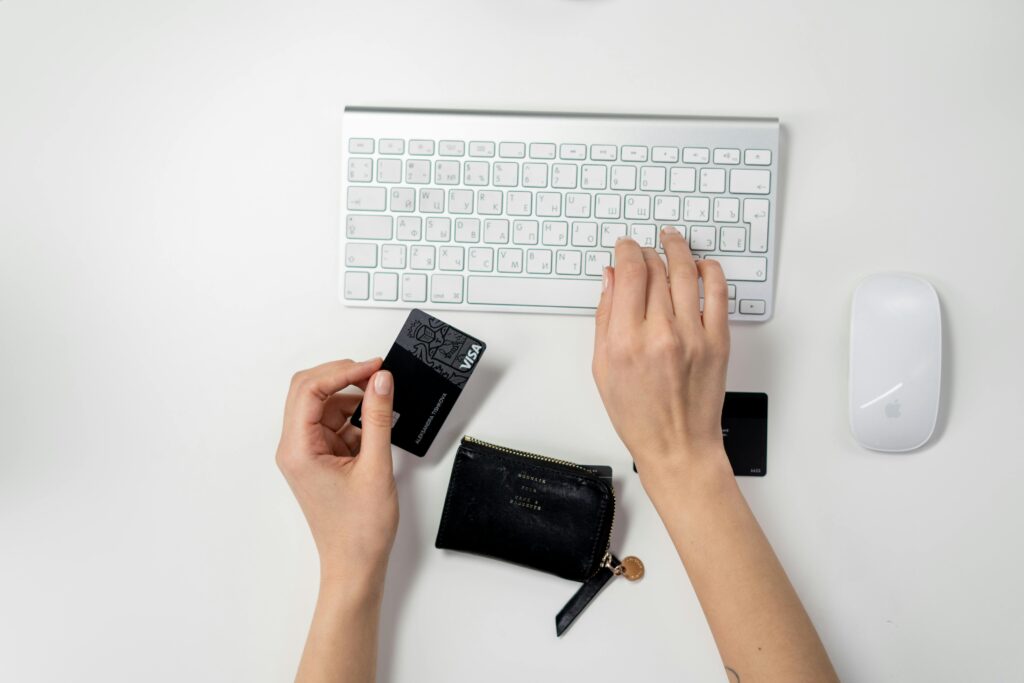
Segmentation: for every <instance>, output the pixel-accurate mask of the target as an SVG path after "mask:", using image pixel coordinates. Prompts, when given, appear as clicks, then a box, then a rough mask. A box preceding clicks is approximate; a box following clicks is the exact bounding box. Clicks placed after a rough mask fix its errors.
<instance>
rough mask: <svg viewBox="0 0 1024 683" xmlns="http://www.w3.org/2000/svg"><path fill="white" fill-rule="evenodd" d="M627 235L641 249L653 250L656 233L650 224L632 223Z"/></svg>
mask: <svg viewBox="0 0 1024 683" xmlns="http://www.w3.org/2000/svg"><path fill="white" fill-rule="evenodd" d="M629 234H630V237H632V238H633V239H634V240H635V241H636V243H637V244H639V245H640V246H641V247H650V248H651V249H653V248H654V241H655V237H656V235H657V232H656V230H655V228H654V226H653V225H651V224H650V223H634V224H633V226H632V227H631V228H630V231H629Z"/></svg>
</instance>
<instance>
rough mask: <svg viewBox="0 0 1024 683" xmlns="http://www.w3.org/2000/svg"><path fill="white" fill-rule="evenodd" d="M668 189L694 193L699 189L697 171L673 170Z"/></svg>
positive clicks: (686, 169) (688, 169)
mask: <svg viewBox="0 0 1024 683" xmlns="http://www.w3.org/2000/svg"><path fill="white" fill-rule="evenodd" d="M668 189H670V190H672V191H673V192H693V191H694V190H695V189H697V171H696V170H695V169H692V168H673V169H672V173H671V175H670V180H669V187H668Z"/></svg>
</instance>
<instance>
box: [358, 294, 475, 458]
mask: <svg viewBox="0 0 1024 683" xmlns="http://www.w3.org/2000/svg"><path fill="white" fill-rule="evenodd" d="M486 348H487V345H486V344H484V343H483V342H482V341H480V340H479V339H475V338H474V337H470V336H469V335H468V334H466V333H465V332H461V331H459V330H457V329H455V328H454V327H452V326H451V325H449V324H448V323H445V322H442V321H440V320H438V319H437V318H435V317H434V316H432V315H429V314H427V313H424V312H423V311H421V310H419V309H418V308H414V309H413V310H412V312H411V313H409V317H408V318H407V319H406V321H405V324H404V325H402V331H401V332H399V333H398V338H397V339H395V343H394V344H393V345H392V346H391V350H390V351H389V352H388V355H387V356H386V357H385V358H384V363H383V364H382V365H381V369H383V370H388V371H390V372H391V374H392V375H394V377H395V400H394V415H393V416H392V420H391V423H392V424H391V443H392V444H394V445H395V446H398V447H399V448H404V449H405V450H407V451H409V452H410V453H413V454H415V455H418V456H420V457H421V458H422V457H423V456H424V455H426V453H427V450H428V449H429V448H430V444H431V443H433V441H434V437H436V436H437V433H438V432H439V431H440V430H441V426H442V425H443V424H444V421H445V419H446V418H447V417H448V413H450V412H451V411H452V407H453V406H454V405H455V401H456V400H457V399H458V398H459V395H460V394H461V393H462V390H463V389H464V388H465V386H466V382H467V381H469V377H470V375H472V374H473V371H474V370H475V369H476V367H477V365H479V364H480V358H481V356H483V354H484V349H486ZM362 411H363V404H362V403H360V404H359V405H358V406H357V407H356V412H355V413H353V415H352V424H354V425H355V426H356V427H362V419H361V417H362V414H363V413H362Z"/></svg>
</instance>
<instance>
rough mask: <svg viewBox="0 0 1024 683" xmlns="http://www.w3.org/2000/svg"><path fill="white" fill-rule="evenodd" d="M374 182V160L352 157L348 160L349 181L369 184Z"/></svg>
mask: <svg viewBox="0 0 1024 683" xmlns="http://www.w3.org/2000/svg"><path fill="white" fill-rule="evenodd" d="M371 180H373V159H367V158H366V157H352V158H350V159H349V160H348V181H349V182H350V183H368V182H370V181H371Z"/></svg>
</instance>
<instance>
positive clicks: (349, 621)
mask: <svg viewBox="0 0 1024 683" xmlns="http://www.w3.org/2000/svg"><path fill="white" fill-rule="evenodd" d="M383 593H384V581H383V573H381V575H380V576H379V577H367V578H356V577H349V578H345V579H340V580H339V579H337V578H330V577H326V576H325V577H324V578H322V579H321V581H320V595H319V597H318V598H317V603H316V611H315V612H314V614H313V623H312V625H311V626H310V628H309V637H308V638H307V639H306V647H305V649H304V650H303V652H302V661H301V662H300V663H299V672H298V674H297V675H296V677H295V680H296V683H373V682H374V681H375V680H376V667H377V632H378V630H379V629H378V627H379V624H380V606H381V599H382V596H383Z"/></svg>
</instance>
